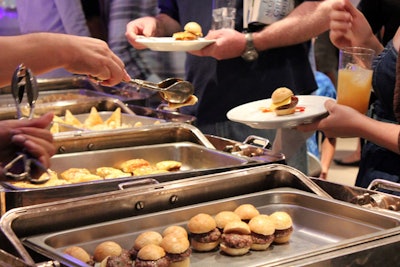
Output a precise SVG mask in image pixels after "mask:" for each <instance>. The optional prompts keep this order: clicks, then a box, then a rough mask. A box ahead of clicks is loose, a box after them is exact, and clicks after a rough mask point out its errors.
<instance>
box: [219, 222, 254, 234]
mask: <svg viewBox="0 0 400 267" xmlns="http://www.w3.org/2000/svg"><path fill="white" fill-rule="evenodd" d="M229 233H236V234H242V235H249V234H250V233H251V231H250V227H249V225H248V224H247V223H245V222H243V221H232V222H228V223H227V224H226V225H225V228H224V234H229Z"/></svg>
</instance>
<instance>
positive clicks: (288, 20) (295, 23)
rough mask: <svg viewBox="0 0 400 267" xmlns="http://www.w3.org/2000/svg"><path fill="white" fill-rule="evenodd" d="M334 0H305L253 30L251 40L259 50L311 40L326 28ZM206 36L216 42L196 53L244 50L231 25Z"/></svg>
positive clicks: (237, 53)
mask: <svg viewBox="0 0 400 267" xmlns="http://www.w3.org/2000/svg"><path fill="white" fill-rule="evenodd" d="M334 1H336V0H325V1H305V2H303V3H302V4H300V5H299V6H297V7H296V8H295V9H294V10H293V11H292V12H291V13H290V14H289V15H287V16H286V17H285V18H283V19H281V20H279V21H277V22H274V23H272V24H271V25H269V26H268V27H265V28H264V29H263V30H262V31H260V32H255V33H253V43H254V46H255V48H256V50H258V51H263V50H268V49H272V48H277V47H285V46H290V45H295V44H299V43H303V42H306V41H309V40H311V39H312V38H313V37H315V36H318V35H319V34H321V33H323V32H324V31H327V30H328V29H329V12H330V10H331V5H332V3H333V2H334ZM205 38H206V39H215V40H216V42H215V43H214V44H212V45H209V46H207V47H205V48H203V49H202V50H199V51H191V52H190V53H192V54H194V55H197V56H211V57H214V58H216V59H229V58H234V57H239V56H241V54H242V53H243V51H244V50H245V46H246V40H245V35H244V34H243V33H240V32H238V31H235V30H231V29H220V30H215V31H210V32H209V33H208V34H207V35H206V36H205Z"/></svg>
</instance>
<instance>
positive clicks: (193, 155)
mask: <svg viewBox="0 0 400 267" xmlns="http://www.w3.org/2000/svg"><path fill="white" fill-rule="evenodd" d="M135 158H143V159H146V160H147V161H149V162H150V164H152V165H155V163H157V162H159V161H163V160H176V161H180V162H181V163H182V167H181V170H180V171H176V172H168V173H157V174H149V175H144V176H143V175H142V176H128V177H124V178H115V179H104V180H95V181H90V182H83V183H75V184H64V185H57V184H56V185H53V186H48V187H46V184H43V185H40V187H37V186H35V187H33V188H25V187H22V186H21V185H13V184H12V183H9V182H2V185H3V189H4V190H3V192H0V194H1V195H2V202H3V208H4V209H5V210H9V209H11V208H14V207H20V206H27V205H33V204H39V203H44V202H50V201H55V200H60V199H67V198H73V197H83V196H87V195H90V194H96V193H101V192H108V191H115V190H121V189H124V188H127V187H132V186H138V185H143V183H142V179H141V178H152V179H153V180H155V181H156V182H165V181H172V180H178V179H184V178H188V177H193V176H198V175H204V174H208V173H216V172H222V171H226V170H231V169H235V168H244V167H249V166H252V165H253V164H263V163H262V162H259V161H253V160H250V159H248V158H244V157H240V156H236V155H232V154H228V153H224V152H221V151H217V150H215V149H210V148H206V147H204V146H201V145H197V144H194V143H191V142H175V143H165V144H153V145H146V146H127V145H124V147H120V148H108V149H103V150H95V151H86V152H82V151H81V152H75V153H66V154H58V155H55V156H54V157H53V158H52V159H51V165H52V167H51V168H52V170H53V171H56V172H57V173H58V174H60V173H61V172H63V171H65V170H67V169H69V168H86V169H88V170H90V171H92V173H94V172H95V169H96V168H98V167H116V166H118V164H120V163H121V162H123V161H126V160H129V159H135ZM5 210H4V211H5Z"/></svg>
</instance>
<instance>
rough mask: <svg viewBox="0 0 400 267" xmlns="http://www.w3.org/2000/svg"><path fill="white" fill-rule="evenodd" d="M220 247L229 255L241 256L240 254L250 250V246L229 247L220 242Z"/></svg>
mask: <svg viewBox="0 0 400 267" xmlns="http://www.w3.org/2000/svg"><path fill="white" fill-rule="evenodd" d="M220 247H221V251H223V252H225V253H226V254H228V255H231V256H242V255H245V254H247V253H248V252H249V250H250V247H244V248H231V247H228V246H226V245H224V244H221V245H220Z"/></svg>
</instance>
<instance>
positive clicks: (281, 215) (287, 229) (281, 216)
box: [270, 211, 293, 244]
mask: <svg viewBox="0 0 400 267" xmlns="http://www.w3.org/2000/svg"><path fill="white" fill-rule="evenodd" d="M270 218H271V219H272V220H273V222H274V225H275V234H274V235H275V239H274V243H277V244H283V243H287V242H289V240H290V237H291V235H292V232H293V227H292V225H293V222H292V218H291V217H290V215H289V214H287V213H286V212H284V211H276V212H274V213H272V214H271V215H270Z"/></svg>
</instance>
